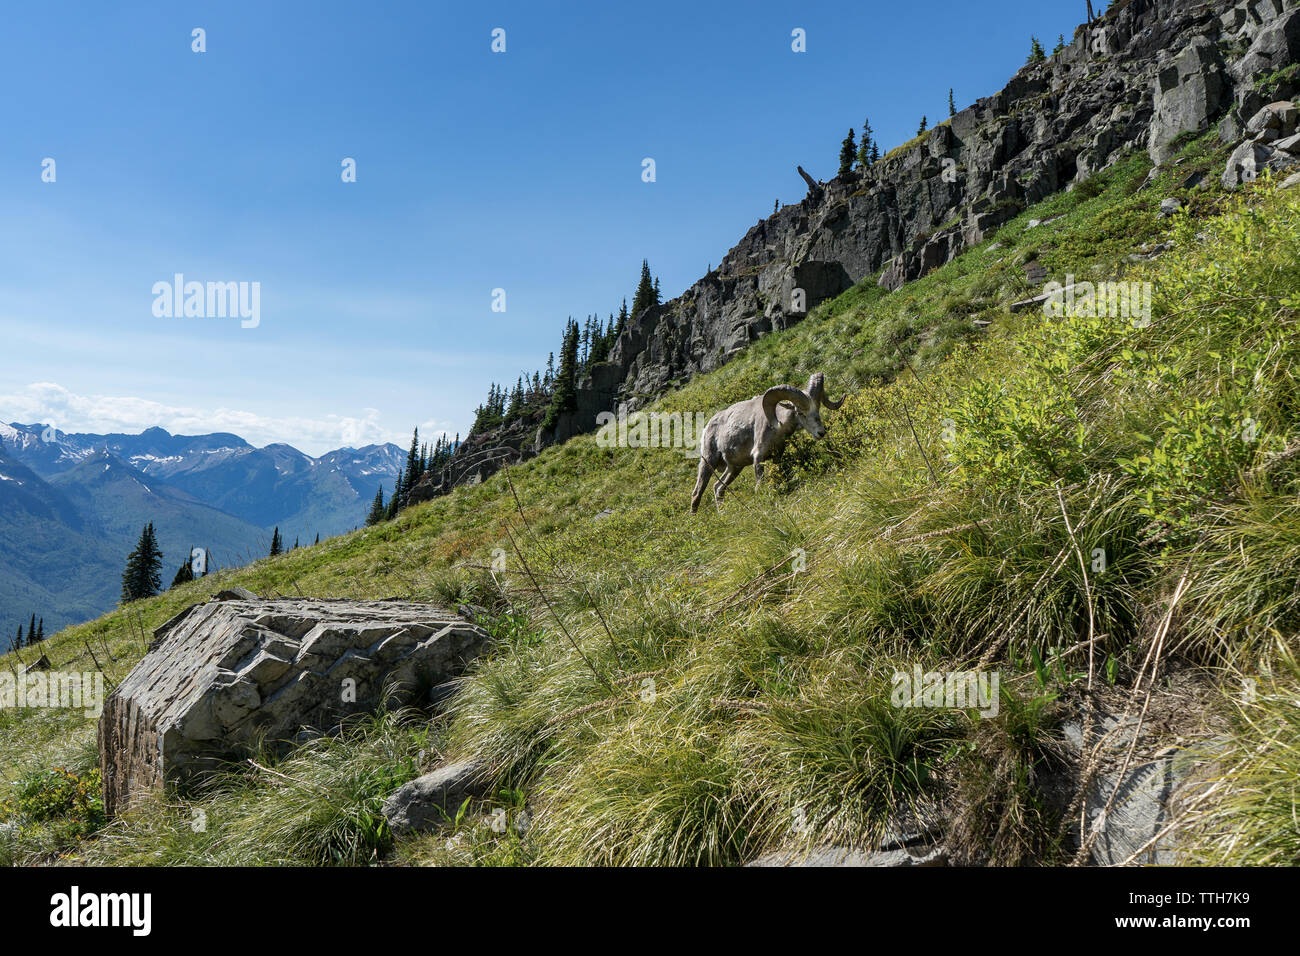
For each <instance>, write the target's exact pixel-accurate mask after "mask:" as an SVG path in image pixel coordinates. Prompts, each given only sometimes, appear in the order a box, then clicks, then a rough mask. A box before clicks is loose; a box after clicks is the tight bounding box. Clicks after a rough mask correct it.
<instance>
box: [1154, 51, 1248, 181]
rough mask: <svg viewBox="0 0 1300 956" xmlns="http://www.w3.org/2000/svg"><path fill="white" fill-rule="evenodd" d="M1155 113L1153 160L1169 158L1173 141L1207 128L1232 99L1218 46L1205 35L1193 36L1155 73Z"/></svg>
mask: <svg viewBox="0 0 1300 956" xmlns="http://www.w3.org/2000/svg"><path fill="white" fill-rule="evenodd" d="M1152 92H1153V99H1154V104H1155V115H1153V116H1152V117H1151V128H1150V132H1149V133H1148V137H1147V152H1148V153H1149V154H1150V156H1151V161H1152V162H1154V163H1156V164H1160V163H1163V162H1164V161H1165V160H1167V159H1169V157H1170V146H1171V144H1172V143H1173V141H1174V140H1175V139H1176V138H1177V137H1178V136H1179V135H1180V134H1181V133H1185V132H1198V131H1200V130H1203V129H1208V128H1209V125H1210V121H1211V120H1212V119H1213V118H1214V117H1216V116H1217V115H1218V114H1219V113H1220V112H1222V111H1223V110H1224V109H1225V108H1226V107H1227V106H1228V105H1229V104H1230V103H1231V102H1232V88H1231V86H1230V85H1229V82H1228V79H1227V77H1226V75H1225V73H1224V70H1223V61H1222V60H1221V59H1220V57H1219V49H1218V47H1217V46H1216V45H1215V43H1214V42H1213V41H1212V40H1210V39H1209V38H1208V37H1206V36H1198V37H1195V38H1193V40H1192V42H1191V43H1189V44H1188V45H1187V46H1186V47H1184V48H1183V50H1182V51H1181V52H1180V53H1179V54H1178V55H1177V56H1175V57H1173V58H1172V59H1171V60H1170V61H1169V62H1168V64H1166V65H1165V66H1163V67H1162V68H1161V69H1160V70H1159V72H1158V73H1157V74H1156V78H1155V83H1154V85H1153V90H1152Z"/></svg>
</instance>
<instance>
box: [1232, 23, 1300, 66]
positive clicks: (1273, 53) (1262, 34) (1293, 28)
mask: <svg viewBox="0 0 1300 956" xmlns="http://www.w3.org/2000/svg"><path fill="white" fill-rule="evenodd" d="M1297 60H1300V10H1291V11H1290V12H1288V13H1285V14H1282V15H1281V16H1279V17H1277V18H1276V19H1274V20H1273V21H1272V22H1271V23H1269V24H1268V25H1267V26H1265V27H1263V28H1262V29H1261V30H1260V31H1259V32H1258V33H1257V34H1256V35H1255V39H1254V42H1252V43H1251V45H1250V49H1249V50H1247V52H1246V55H1245V56H1244V57H1242V58H1241V59H1240V60H1239V61H1237V62H1236V63H1234V64H1233V65H1232V67H1231V73H1232V76H1233V77H1234V78H1235V79H1236V80H1237V81H1238V82H1239V83H1246V82H1249V81H1251V80H1253V79H1254V78H1255V77H1256V76H1259V75H1260V74H1262V73H1272V72H1275V71H1277V70H1280V69H1282V67H1284V66H1286V65H1288V64H1290V63H1295V62H1296V61H1297Z"/></svg>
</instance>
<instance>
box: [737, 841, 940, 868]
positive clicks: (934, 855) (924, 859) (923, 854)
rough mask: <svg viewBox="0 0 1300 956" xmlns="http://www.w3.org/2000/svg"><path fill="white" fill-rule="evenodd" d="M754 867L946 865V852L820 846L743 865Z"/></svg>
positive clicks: (769, 855)
mask: <svg viewBox="0 0 1300 956" xmlns="http://www.w3.org/2000/svg"><path fill="white" fill-rule="evenodd" d="M746 865H747V866H756V867H790V866H796V867H804V866H811V867H858V866H947V865H948V851H947V849H946V848H944V847H942V846H937V845H927V846H922V847H908V848H900V849H895V850H876V851H873V852H869V851H866V850H854V849H850V848H847V847H840V846H823V847H816V848H814V849H811V850H777V851H775V852H772V853H765V854H764V855H763V856H760V857H759V858H758V859H756V860H753V861H751V862H750V863H748V864H746Z"/></svg>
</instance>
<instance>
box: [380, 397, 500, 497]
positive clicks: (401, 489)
mask: <svg viewBox="0 0 1300 956" xmlns="http://www.w3.org/2000/svg"><path fill="white" fill-rule="evenodd" d="M493 401H494V402H495V401H496V399H495V398H494V399H493ZM419 447H420V429H418V428H417V429H416V430H415V432H414V433H413V434H412V435H411V448H410V450H409V451H408V452H407V453H406V469H405V470H404V471H403V473H402V483H401V484H400V485H398V486H397V490H396V491H395V492H394V494H395V495H397V497H398V498H399V499H400V500H399V501H398V504H397V507H398V508H399V509H401V508H405V507H406V500H407V498H409V497H410V495H411V489H412V488H414V487H415V486H416V483H417V482H419V480H420V455H419Z"/></svg>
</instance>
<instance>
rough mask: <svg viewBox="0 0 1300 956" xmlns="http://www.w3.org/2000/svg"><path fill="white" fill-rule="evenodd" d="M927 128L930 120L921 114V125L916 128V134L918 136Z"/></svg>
mask: <svg viewBox="0 0 1300 956" xmlns="http://www.w3.org/2000/svg"><path fill="white" fill-rule="evenodd" d="M929 128H930V121H929V120H928V119H927V118H926V117H924V116H922V117H921V125H920V126H918V127H917V128H916V135H917V136H920V135H921V134H922V133H924V132H925V131H926V130H927V129H929Z"/></svg>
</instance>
